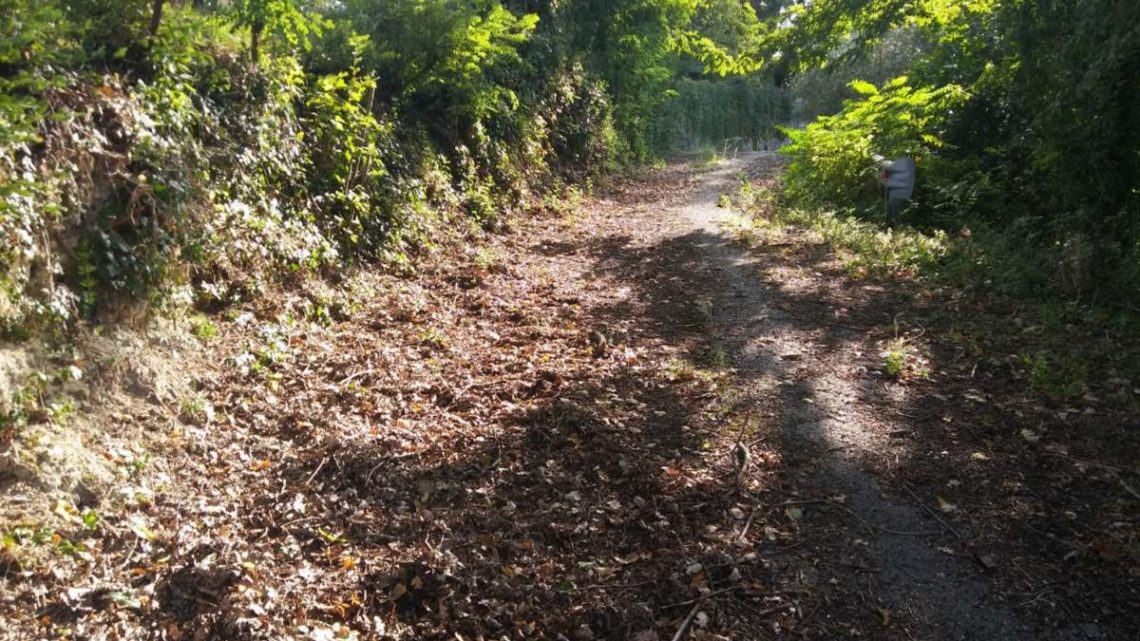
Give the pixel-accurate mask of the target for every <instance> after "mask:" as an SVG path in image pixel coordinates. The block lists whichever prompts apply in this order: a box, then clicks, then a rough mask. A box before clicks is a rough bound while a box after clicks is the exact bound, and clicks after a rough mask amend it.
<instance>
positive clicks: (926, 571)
mask: <svg viewBox="0 0 1140 641" xmlns="http://www.w3.org/2000/svg"><path fill="white" fill-rule="evenodd" d="M765 161H770V158H765V157H764V156H763V155H759V156H757V155H747V156H744V157H742V158H740V159H739V160H735V161H733V162H725V163H724V164H723V166H722V167H721V168H720V169H718V170H717V171H714V172H711V173H708V174H706V175H705V176H703V177H702V187H701V188H700V189H699V190H698V192H697V193H696V194H695V196H694V197H693V198H692V200H691V201H690V202H689V203H687V204H686V205H685V206H684V207H683V208H681V209H680V210H679V211H678V214H679V215H680V216H682V217H683V219H684V220H685V221H687V223H688V224H689V226H690V227H691V230H690V231H688V232H687V234H686V235H687V236H689V237H692V238H695V239H700V240H699V241H698V242H700V243H701V245H702V247H703V248H704V250H705V252H706V254H707V256H708V258H709V260H710V262H712V263H713V264H714V265H715V267H714V269H716V271H718V272H719V273H720V274H721V282H720V284H721V291H718V292H716V294H715V296H716V298H717V299H718V301H719V304H718V306H717V308H718V309H719V310H720V313H719V314H718V317H717V320H718V322H719V324H720V325H721V327H722V331H723V332H724V334H725V336H726V337H727V338H728V341H729V343H730V345H731V346H732V348H733V351H734V352H735V356H736V358H735V361H736V363H737V369H738V370H739V377H740V379H741V382H740V385H741V387H742V391H743V395H742V398H741V399H740V400H739V401H738V406H739V404H740V403H748V404H752V405H754V406H755V407H758V408H776V409H775V411H776V412H777V413H778V414H782V416H779V418H778V420H779V423H780V430H781V432H780V437H781V448H782V449H784V450H785V451H786V452H793V451H798V452H810V453H811V454H810V458H809V459H808V460H807V461H806V465H805V468H804V471H805V472H806V473H807V474H810V477H811V479H812V485H811V487H813V488H814V490H815V491H816V492H822V493H823V494H824V495H826V496H833V495H840V496H844V497H846V499H847V500H846V501H845V502H844V504H845V505H846V506H848V507H849V509H850V510H851V513H852V514H853V515H854V516H855V517H856V518H857V520H858V521H859V522H860V525H862V526H863V527H861V528H856V529H854V530H850V531H848V532H847V536H846V537H845V538H846V540H845V541H843V540H839V541H833V542H832V544H833V545H837V546H846V547H847V548H848V549H851V548H852V547H853V546H857V545H861V546H865V548H866V552H867V554H866V558H867V561H868V563H867V566H868V567H869V568H875V573H874V575H873V576H868V581H867V584H868V587H869V589H870V590H872V591H873V593H874V594H876V595H877V596H878V597H880V598H881V599H882V606H880V607H882V608H885V609H887V610H889V611H892V612H902V613H906V615H907V616H908V617H909V618H910V619H911V621H912V622H913V623H914V624H915V629H913V630H912V632H913V633H914V634H916V635H917V636H918V637H919V638H925V639H937V640H950V639H1008V640H1016V639H1040V638H1042V637H1041V636H1038V634H1036V633H1033V632H1031V628H1030V626H1027V625H1025V624H1024V623H1023V622H1021V621H1019V620H1018V618H1017V617H1016V616H1015V615H1014V614H1012V613H1011V612H1010V611H1009V609H1008V608H1006V607H1003V606H1002V605H1000V604H995V603H993V602H992V600H990V599H988V598H987V596H988V592H989V590H990V587H989V585H988V584H987V579H986V578H985V577H984V576H983V573H982V571H981V569H980V568H978V567H977V563H976V562H975V561H974V560H973V559H970V558H968V557H967V558H962V556H965V555H962V556H959V555H952V554H947V553H945V552H942V551H939V550H938V548H939V547H945V546H948V545H954V544H955V543H960V541H955V536H956V535H955V534H950V533H949V532H947V531H946V528H945V527H944V526H943V525H942V524H940V523H939V522H938V521H936V520H934V519H933V518H932V517H931V515H930V514H927V513H926V512H925V511H924V510H923V508H922V507H921V506H920V505H917V504H916V503H915V502H914V501H912V500H910V499H909V498H906V497H900V496H887V495H886V494H884V491H883V488H882V487H881V486H880V484H879V481H878V480H877V478H876V476H875V474H874V472H871V471H869V470H868V469H866V468H864V467H863V465H862V461H864V460H865V459H867V458H875V459H884V458H887V457H890V456H892V455H895V454H897V453H898V452H897V450H898V449H899V448H898V446H897V445H896V444H892V443H891V439H890V438H889V437H887V436H886V435H885V431H884V429H883V427H884V423H890V420H889V419H887V420H886V421H884V419H883V418H881V417H878V416H876V414H877V413H879V412H880V411H881V407H876V406H875V404H873V403H869V402H866V401H865V400H863V399H864V398H865V396H866V394H867V392H868V391H869V390H868V386H875V385H877V384H881V383H878V382H875V381H870V380H868V379H867V377H866V371H865V369H864V370H862V371H858V372H854V371H853V370H856V369H857V368H854V367H852V365H853V364H857V363H860V362H862V361H865V360H867V359H866V354H865V353H864V352H865V351H866V350H867V349H868V346H867V345H866V344H864V342H863V341H862V340H860V337H859V336H858V332H857V331H856V330H855V329H852V328H848V327H843V326H839V327H836V326H835V325H843V322H842V320H837V317H835V316H833V317H832V318H830V319H828V318H826V317H824V319H823V322H821V323H817V322H815V321H816V319H814V318H813V319H805V318H803V317H799V316H797V315H796V313H795V312H796V311H800V310H798V309H797V308H798V307H802V304H799V305H798V304H797V303H796V302H794V300H795V299H796V298H801V299H802V298H803V297H808V298H809V299H810V297H811V296H812V294H813V293H815V291H816V290H818V289H820V288H822V287H824V284H823V283H821V282H819V281H820V280H821V279H822V278H823V276H822V274H819V273H818V272H813V271H811V270H810V269H806V270H804V271H803V272H801V273H799V274H796V276H797V279H796V280H793V281H791V282H787V281H784V282H772V281H771V280H769V281H768V282H764V281H762V280H761V278H760V276H761V273H760V272H761V270H760V268H759V267H758V266H757V265H756V264H754V263H753V261H751V260H750V259H749V257H748V253H747V252H746V251H745V250H743V249H741V248H740V247H738V246H734V245H732V244H729V243H726V242H725V241H724V240H723V238H724V233H725V232H724V226H725V224H726V223H728V222H730V219H731V217H732V213H731V212H730V211H729V210H727V209H725V208H721V207H718V206H717V200H718V197H719V196H720V195H721V194H723V193H728V192H730V191H731V190H732V186H733V183H734V182H736V181H737V180H738V175H739V174H740V173H741V172H742V171H745V170H747V169H748V168H749V167H750V166H752V165H756V164H763V163H764V162H765ZM785 276H787V275H785ZM817 302H819V303H822V302H823V301H822V300H820V301H817ZM853 373H855V374H856V375H852V374H853ZM871 391H872V393H874V392H873V390H871ZM891 393H893V394H895V395H905V394H906V391H905V390H901V389H896V390H893V391H892V392H891ZM896 400H905V399H896ZM770 411H771V410H770ZM903 422H905V419H904V421H903ZM903 422H899V424H898V425H887V427H888V428H896V427H897V428H903V427H905V425H903V424H902V423H903ZM888 431H889V430H888ZM785 456H786V457H788V458H790V459H792V460H798V458H799V457H797V456H796V455H792V454H787V453H786V454H785ZM801 456H802V455H801ZM786 460H787V459H786ZM956 532H957V534H960V535H961V536H962V537H968V536H970V533H969V532H961V531H956ZM807 536H812V535H810V534H808V535H807ZM825 538H834V537H831V536H830V535H825ZM845 580H848V581H852V580H857V576H856V575H855V574H850V573H848V575H847V576H846V577H845Z"/></svg>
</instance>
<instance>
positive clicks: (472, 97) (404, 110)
mask: <svg viewBox="0 0 1140 641" xmlns="http://www.w3.org/2000/svg"><path fill="white" fill-rule="evenodd" d="M0 10H2V12H3V15H5V21H4V22H3V24H2V25H0V70H2V73H0V237H2V238H3V239H4V241H5V242H3V243H0V332H2V333H3V336H5V337H6V338H14V337H20V336H23V337H27V336H31V335H33V334H34V333H44V332H48V333H54V334H55V335H56V336H64V335H65V334H66V330H68V329H69V328H71V327H73V326H74V325H75V324H77V323H82V322H91V323H111V322H116V321H119V320H123V319H128V318H129V319H143V318H146V317H147V315H148V313H149V312H150V311H151V310H152V309H154V308H160V309H161V308H163V307H164V306H167V305H176V304H182V303H184V302H186V301H191V300H193V301H196V302H197V303H198V304H201V305H215V306H216V305H228V304H232V303H233V302H235V301H239V300H243V299H246V298H249V297H251V296H256V295H257V294H258V292H261V291H264V290H265V288H266V286H267V285H268V283H269V281H271V280H285V279H289V278H294V277H296V275H297V274H304V273H315V272H322V271H332V270H335V269H337V268H339V267H340V266H342V265H343V264H345V263H348V262H360V261H370V260H385V261H389V262H391V263H392V264H394V265H397V266H399V267H400V268H403V269H408V268H411V267H412V266H413V265H414V256H415V255H416V253H417V251H419V248H422V247H424V246H426V245H427V244H428V243H430V238H431V226H432V225H433V224H437V223H438V222H439V221H442V220H446V219H448V218H449V217H451V216H454V215H457V214H465V215H467V216H468V217H469V218H470V219H471V220H473V221H475V222H476V223H479V224H483V225H486V226H488V227H494V226H495V225H496V224H497V222H498V221H499V219H500V218H501V217H502V216H504V215H507V214H509V213H510V212H511V211H512V210H517V209H520V208H522V207H523V206H525V205H526V204H527V203H528V201H530V202H533V201H535V200H538V198H536V194H534V193H532V191H531V190H532V189H535V188H537V189H563V185H565V184H566V182H567V181H569V182H570V183H573V182H575V181H587V182H588V181H590V180H592V179H593V178H594V177H596V176H598V175H599V174H601V173H604V172H606V171H610V170H612V169H614V168H616V167H618V166H620V165H621V164H623V163H628V162H637V161H644V160H650V159H653V158H656V157H658V156H660V155H661V154H664V153H666V152H668V151H670V150H671V149H673V148H675V147H678V146H682V145H686V144H693V141H694V140H697V139H700V140H707V141H709V142H714V143H718V144H719V142H720V141H719V140H716V139H717V138H725V137H730V136H734V137H739V136H745V137H748V138H749V139H752V138H755V137H756V136H757V132H758V131H759V130H758V129H757V128H758V127H767V126H769V125H770V124H771V123H772V122H773V121H774V118H777V117H778V115H777V113H778V111H779V109H778V106H779V102H780V97H779V94H778V92H776V91H775V90H774V89H772V88H771V84H770V81H768V80H760V79H758V78H751V79H749V80H734V79H720V80H717V79H714V78H719V77H720V76H722V75H724V74H745V73H751V72H752V71H754V70H755V69H756V67H757V62H756V58H755V57H754V56H753V55H752V52H753V51H754V50H755V49H756V43H757V38H758V37H759V36H760V27H761V23H760V21H759V18H758V17H757V15H756V12H755V11H754V10H752V9H751V8H750V7H749V6H748V5H747V4H745V3H741V2H737V1H736V0H621V1H620V2H600V1H598V0H570V1H568V2H560V3H531V2H527V3H522V2H514V1H510V2H499V1H496V0H392V1H390V2H382V3H378V2H366V1H364V0H350V1H349V2H344V3H311V2H303V1H301V0H238V1H235V2H228V3H215V2H206V3H197V2H196V3H175V2H170V1H165V2H164V1H159V2H154V1H153V0H128V1H126V2H108V0H77V1H75V2H66V3H65V2H58V1H56V0H47V1H45V2H38V3H33V2H31V1H30V0H0ZM682 76H687V77H688V78H689V79H686V80H680V78H682ZM706 88H712V93H711V94H709V92H706V91H705V89H706ZM705 94H709V96H712V97H706V96H705ZM721 97H723V98H724V99H725V102H726V105H719V104H716V102H715V100H716V99H719V98H721ZM702 100H703V102H700V101H702ZM698 102H700V104H701V105H703V106H704V107H705V108H704V109H693V107H694V106H695V105H697V104H698ZM727 103H731V104H727ZM689 111H692V112H693V114H688V113H685V114H684V115H685V118H682V119H678V118H676V115H677V114H678V113H681V112H689ZM678 123H680V126H679V127H678V126H677V125H678ZM686 132H687V133H686ZM567 193H574V192H573V191H572V190H571V191H569V192H567ZM203 331H206V330H205V329H204V328H203ZM257 361H258V363H259V364H260V365H261V366H263V367H268V366H271V365H272V361H273V359H272V358H269V359H268V360H266V359H265V358H260V357H259V358H258V359H257Z"/></svg>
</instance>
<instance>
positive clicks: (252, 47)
mask: <svg viewBox="0 0 1140 641" xmlns="http://www.w3.org/2000/svg"><path fill="white" fill-rule="evenodd" d="M264 30H265V25H264V24H263V23H261V22H255V23H253V25H252V26H251V27H250V28H249V57H250V58H252V59H253V64H254V65H256V64H257V61H258V60H260V59H261V32H262V31H264Z"/></svg>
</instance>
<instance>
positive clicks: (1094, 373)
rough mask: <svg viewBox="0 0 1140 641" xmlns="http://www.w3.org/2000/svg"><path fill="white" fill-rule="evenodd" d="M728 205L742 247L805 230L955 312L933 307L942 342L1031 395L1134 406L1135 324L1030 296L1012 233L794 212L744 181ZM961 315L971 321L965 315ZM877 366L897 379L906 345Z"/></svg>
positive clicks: (859, 275) (848, 264)
mask: <svg viewBox="0 0 1140 641" xmlns="http://www.w3.org/2000/svg"><path fill="white" fill-rule="evenodd" d="M732 202H733V203H734V204H736V205H737V207H739V208H741V209H743V210H744V211H745V212H747V214H748V216H747V217H748V218H750V221H745V220H741V221H737V222H734V223H733V224H732V226H731V229H730V231H732V232H733V235H734V237H735V238H736V239H737V240H738V241H741V242H745V243H746V244H753V243H755V242H759V241H762V240H763V238H764V235H765V233H768V232H766V231H765V230H770V231H778V230H779V229H780V228H787V227H795V228H799V229H803V230H808V231H810V232H811V233H813V234H815V235H816V236H817V237H818V238H819V239H820V240H822V241H823V242H825V243H826V244H827V245H828V246H830V247H831V248H832V249H833V250H834V251H835V252H836V255H837V257H838V258H839V259H840V260H841V261H842V263H843V265H844V267H845V269H846V271H847V273H848V275H849V276H850V277H852V278H856V279H867V280H872V281H891V282H896V283H907V284H909V285H911V286H912V289H911V290H910V291H911V293H912V295H913V296H915V297H916V298H918V299H923V300H931V299H934V300H940V301H944V302H947V303H953V305H947V306H945V307H939V308H936V313H937V314H938V315H940V316H941V320H942V322H943V323H944V324H945V325H946V326H947V327H948V328H949V329H947V330H946V331H945V332H944V335H943V337H942V338H943V340H944V341H946V342H950V343H953V344H955V345H957V346H958V347H960V348H962V349H963V350H964V351H965V352H966V353H968V354H969V355H971V356H972V357H973V358H977V359H980V358H989V359H991V360H995V361H1006V362H1009V364H1010V365H1011V366H1012V367H1014V368H1015V370H1016V372H1017V375H1018V376H1019V377H1020V378H1021V379H1022V380H1023V381H1024V384H1025V387H1026V390H1027V392H1029V393H1031V394H1034V395H1036V396H1039V397H1043V398H1046V399H1049V400H1052V401H1055V402H1064V401H1067V400H1071V399H1074V398H1078V397H1081V396H1085V395H1088V394H1089V393H1090V391H1092V390H1093V389H1094V388H1095V389H1097V390H1100V391H1103V392H1104V394H1105V396H1106V400H1109V401H1111V402H1113V403H1115V404H1117V405H1123V406H1134V405H1136V404H1137V393H1136V392H1135V389H1136V387H1137V385H1136V382H1137V381H1140V333H1138V332H1137V329H1136V328H1137V327H1140V318H1137V315H1136V313H1134V312H1129V311H1127V310H1124V311H1122V310H1121V309H1120V308H1119V307H1111V308H1110V307H1106V306H1101V305H1096V304H1095V303H1083V302H1079V301H1074V300H1071V299H1066V298H1063V297H1060V296H1056V295H1050V293H1049V290H1047V289H1044V288H1036V287H1033V285H1032V282H1033V281H1032V280H1031V279H1027V278H1026V276H1025V274H1026V273H1027V272H1032V270H1033V269H1034V261H1036V260H1038V257H1037V256H1031V255H1026V254H1025V253H1023V252H1017V251H1015V250H1013V249H1012V247H1013V246H1014V245H1016V239H1014V238H1011V237H1010V236H1011V234H1015V233H1017V230H1007V231H1002V230H995V229H988V228H982V229H980V230H973V231H971V232H969V233H964V234H957V235H951V234H948V233H946V232H945V231H943V230H940V229H934V230H924V229H919V228H916V227H911V226H907V225H902V226H899V227H896V228H893V229H892V228H886V227H884V226H882V225H881V224H878V223H875V222H872V221H868V220H864V219H862V218H859V217H857V216H855V215H852V214H850V213H845V212H842V211H834V210H823V209H810V208H805V207H796V206H794V205H792V204H791V203H789V202H788V201H787V200H786V199H785V198H784V197H783V195H782V194H781V193H780V192H779V190H778V188H776V189H772V188H766V187H759V186H757V185H754V184H752V183H750V182H748V181H746V180H742V181H741V183H740V185H739V188H738V189H737V191H736V192H735V194H734V195H733V196H732ZM733 220H734V221H736V220H737V219H736V218H735V217H734V218H733ZM965 308H968V309H972V310H975V312H974V313H971V314H968V315H964V314H962V313H961V312H960V311H959V310H961V309H965ZM983 310H986V311H983ZM883 358H884V371H885V373H887V374H888V375H889V376H891V377H895V378H897V377H900V376H902V375H903V374H904V372H905V371H906V366H907V363H908V357H907V345H906V344H905V343H898V342H896V343H892V345H891V346H890V347H889V348H888V349H887V350H886V351H884V353H883Z"/></svg>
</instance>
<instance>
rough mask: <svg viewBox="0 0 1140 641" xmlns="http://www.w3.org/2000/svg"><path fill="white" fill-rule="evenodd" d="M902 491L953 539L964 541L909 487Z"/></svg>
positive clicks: (958, 533)
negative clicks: (951, 535) (953, 537)
mask: <svg viewBox="0 0 1140 641" xmlns="http://www.w3.org/2000/svg"><path fill="white" fill-rule="evenodd" d="M903 489H905V490H906V491H907V494H910V495H911V496H912V497H913V498H914V500H915V501H916V502H917V503H918V504H919V505H920V506H921V507H922V509H924V510H926V512H927V513H928V514H930V516H933V517H934V520H936V521H938V522H939V523H940V524H942V527H944V528H946V531H947V532H949V533H951V534H953V535H954V536H955V537H957V538H958V539H959V540H961V541H965V540H966V537H964V536H962V534H961V533H960V532H959V531H958V530H955V529H954V528H953V527H952V526H951V525H950V524H949V523H947V522H946V521H945V520H944V519H943V518H942V517H941V516H939V515H938V513H937V512H935V511H934V510H933V509H931V507H930V506H929V505H927V504H926V503H923V502H922V499H921V498H919V497H918V495H917V494H915V493H914V490H912V489H910V488H909V487H904V488H903Z"/></svg>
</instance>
